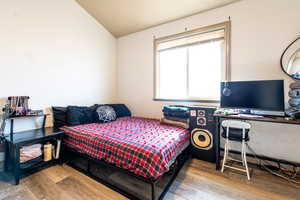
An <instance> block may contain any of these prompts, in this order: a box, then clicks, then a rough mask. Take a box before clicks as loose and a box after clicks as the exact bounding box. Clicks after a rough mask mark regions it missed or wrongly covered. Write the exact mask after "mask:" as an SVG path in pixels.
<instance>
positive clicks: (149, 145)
mask: <svg viewBox="0 0 300 200" xmlns="http://www.w3.org/2000/svg"><path fill="white" fill-rule="evenodd" d="M62 130H63V131H64V132H65V134H66V137H65V140H64V142H65V143H66V145H67V146H68V147H70V148H72V149H74V150H76V151H78V152H80V153H84V154H87V155H89V156H91V157H94V158H97V159H103V160H105V161H106V162H109V163H112V164H115V165H117V166H118V167H121V168H124V169H128V170H129V171H131V172H133V173H135V174H137V175H139V176H143V177H145V178H151V179H156V178H158V177H160V176H161V175H162V174H163V173H165V172H167V171H168V170H169V167H170V166H171V164H172V163H173V161H174V160H175V159H176V157H177V156H178V155H179V154H180V153H181V151H183V150H184V148H185V147H187V146H188V144H189V133H188V130H186V129H183V128H179V127H175V126H168V125H162V124H160V122H159V121H158V120H154V119H146V118H138V117H122V118H118V119H117V120H116V121H114V122H110V123H102V124H98V123H93V124H85V125H78V126H73V127H67V126H65V127H62Z"/></svg>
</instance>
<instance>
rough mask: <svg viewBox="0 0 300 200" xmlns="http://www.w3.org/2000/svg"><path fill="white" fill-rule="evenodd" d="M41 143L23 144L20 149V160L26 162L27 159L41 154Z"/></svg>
mask: <svg viewBox="0 0 300 200" xmlns="http://www.w3.org/2000/svg"><path fill="white" fill-rule="evenodd" d="M41 147H42V145H41V144H35V145H31V146H25V147H22V148H21V149H20V162H21V163H23V162H26V161H28V160H32V159H35V158H37V157H39V156H41V155H42V149H41Z"/></svg>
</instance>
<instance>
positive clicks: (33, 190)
mask: <svg viewBox="0 0 300 200" xmlns="http://www.w3.org/2000/svg"><path fill="white" fill-rule="evenodd" d="M0 199H1V200H2V199H5V200H15V199H16V200H38V199H44V200H52V199H53V200H60V199H61V200H81V199H82V200H89V199H91V200H94V199H103V200H111V199H113V200H119V199H120V200H122V199H126V198H125V197H123V196H122V195H120V194H118V193H116V192H114V191H113V190H111V189H109V188H107V187H105V186H103V185H102V184H100V183H98V182H96V181H94V180H92V179H90V178H89V177H87V176H85V175H83V174H81V173H79V172H78V171H76V170H74V169H72V168H70V167H68V166H66V165H64V166H55V167H52V168H49V169H46V170H43V171H41V172H39V173H37V174H34V175H32V176H30V177H28V178H25V179H23V180H22V181H21V184H20V185H18V186H12V185H10V184H7V183H4V182H0ZM164 199H165V200H193V199H195V200H196V199H197V200H199V199H203V200H217V199H220V200H252V199H255V200H261V199H265V200H276V199H280V200H285V199H300V189H299V188H297V187H296V186H293V185H291V184H289V183H288V182H286V181H284V180H282V179H279V178H277V177H274V176H272V175H269V174H268V173H266V172H264V171H260V170H254V172H253V176H252V180H251V181H247V179H246V176H244V175H242V174H239V172H235V171H230V170H227V171H225V172H224V174H222V173H221V172H219V171H215V170H214V165H212V164H208V163H206V162H203V161H199V160H191V161H189V162H187V163H186V165H185V167H184V168H183V169H182V170H181V172H180V173H179V175H178V177H177V179H176V180H175V181H174V183H173V185H172V187H171V188H170V190H169V192H168V193H167V195H166V196H165V198H164Z"/></svg>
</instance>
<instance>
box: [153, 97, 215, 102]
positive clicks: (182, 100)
mask: <svg viewBox="0 0 300 200" xmlns="http://www.w3.org/2000/svg"><path fill="white" fill-rule="evenodd" d="M153 101H172V102H198V103H220V101H219V100H195V99H157V98H154V99H153Z"/></svg>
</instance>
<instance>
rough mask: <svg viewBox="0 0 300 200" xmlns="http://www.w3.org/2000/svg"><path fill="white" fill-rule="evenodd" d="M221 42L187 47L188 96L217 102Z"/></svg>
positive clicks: (220, 65)
mask: <svg viewBox="0 0 300 200" xmlns="http://www.w3.org/2000/svg"><path fill="white" fill-rule="evenodd" d="M223 42H224V41H223V40H221V41H214V42H208V43H203V44H199V45H195V46H190V47H189V96H190V97H192V98H193V97H194V98H198V99H199V98H200V99H210V100H219V98H220V82H221V67H222V44H223Z"/></svg>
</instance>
